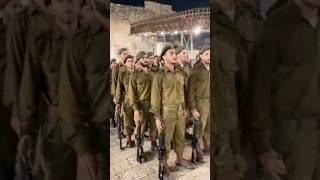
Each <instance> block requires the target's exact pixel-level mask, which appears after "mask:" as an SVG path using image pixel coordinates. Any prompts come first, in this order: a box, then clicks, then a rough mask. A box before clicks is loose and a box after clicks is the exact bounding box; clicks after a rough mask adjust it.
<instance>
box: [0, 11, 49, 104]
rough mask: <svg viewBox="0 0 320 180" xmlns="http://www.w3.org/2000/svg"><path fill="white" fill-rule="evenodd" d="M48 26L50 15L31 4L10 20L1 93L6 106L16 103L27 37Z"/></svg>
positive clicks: (47, 29) (43, 30)
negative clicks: (3, 89) (2, 92)
mask: <svg viewBox="0 0 320 180" xmlns="http://www.w3.org/2000/svg"><path fill="white" fill-rule="evenodd" d="M50 28H51V19H50V17H49V16H48V15H47V14H45V13H44V12H41V11H40V10H37V9H35V7H33V5H29V7H28V8H26V9H24V10H23V11H21V12H20V13H19V14H18V15H17V16H16V17H15V18H13V19H12V20H11V21H10V24H9V26H8V33H7V37H6V43H7V44H6V45H7V47H8V48H7V60H6V61H7V66H6V72H5V80H4V88H5V91H4V92H5V93H4V95H3V97H4V103H5V104H6V105H7V106H9V105H11V104H13V103H16V98H17V95H18V92H17V91H18V89H19V86H20V81H21V76H22V70H23V64H24V58H25V53H26V48H27V42H28V39H32V36H33V37H34V36H38V35H40V34H41V33H46V32H48V31H49V30H50Z"/></svg>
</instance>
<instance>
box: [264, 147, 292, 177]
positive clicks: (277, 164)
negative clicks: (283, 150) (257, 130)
mask: <svg viewBox="0 0 320 180" xmlns="http://www.w3.org/2000/svg"><path fill="white" fill-rule="evenodd" d="M259 161H260V163H261V164H262V166H263V167H264V168H265V170H266V171H267V172H268V173H269V174H270V175H271V176H272V177H273V178H274V179H275V180H281V175H285V174H287V169H286V166H285V164H284V162H283V161H282V159H281V157H280V156H279V155H278V154H277V153H276V152H274V151H270V152H266V153H263V154H262V155H260V156H259Z"/></svg>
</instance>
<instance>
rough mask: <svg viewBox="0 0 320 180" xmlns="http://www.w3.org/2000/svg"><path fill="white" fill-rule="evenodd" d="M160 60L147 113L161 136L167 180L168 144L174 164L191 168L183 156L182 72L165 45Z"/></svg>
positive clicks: (170, 48)
mask: <svg viewBox="0 0 320 180" xmlns="http://www.w3.org/2000/svg"><path fill="white" fill-rule="evenodd" d="M160 57H161V59H163V60H164V67H163V69H162V70H160V71H159V72H158V73H157V75H156V76H155V78H154V79H153V82H152V89H151V112H152V113H154V114H155V119H156V126H157V129H158V131H159V132H163V133H164V134H165V152H164V160H165V176H166V177H168V179H171V178H172V176H171V175H170V172H169V169H168V164H167V160H168V158H169V152H170V149H171V145H170V143H171V141H172V144H173V149H174V151H175V153H176V155H177V161H176V165H178V166H183V167H185V168H187V169H194V168H195V166H194V164H192V163H191V162H189V161H187V160H186V159H184V157H183V151H184V142H185V139H184V137H185V117H186V115H185V114H186V112H185V102H186V95H185V87H186V80H185V79H186V77H185V73H184V72H183V71H182V70H180V69H179V68H176V67H175V64H176V63H177V60H176V59H177V56H176V51H175V49H174V48H173V47H171V46H165V47H164V48H163V50H162V52H161V55H160Z"/></svg>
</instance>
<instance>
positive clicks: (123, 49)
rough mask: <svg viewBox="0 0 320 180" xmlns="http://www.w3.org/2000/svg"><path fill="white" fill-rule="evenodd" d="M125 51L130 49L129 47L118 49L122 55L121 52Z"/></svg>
mask: <svg viewBox="0 0 320 180" xmlns="http://www.w3.org/2000/svg"><path fill="white" fill-rule="evenodd" d="M124 51H128V48H121V49H119V51H118V55H120V54H121V53H123V52H124Z"/></svg>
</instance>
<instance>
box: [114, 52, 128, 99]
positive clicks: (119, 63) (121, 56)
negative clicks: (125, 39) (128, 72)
mask: <svg viewBox="0 0 320 180" xmlns="http://www.w3.org/2000/svg"><path fill="white" fill-rule="evenodd" d="M127 57H128V49H127V48H121V49H119V51H118V57H117V65H116V67H115V68H114V70H113V71H112V74H111V79H112V84H111V95H112V96H115V93H116V89H117V82H118V75H119V73H120V72H121V71H123V70H125V69H126V68H125V66H124V60H125V59H126V58H127ZM114 103H116V102H115V97H114Z"/></svg>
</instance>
